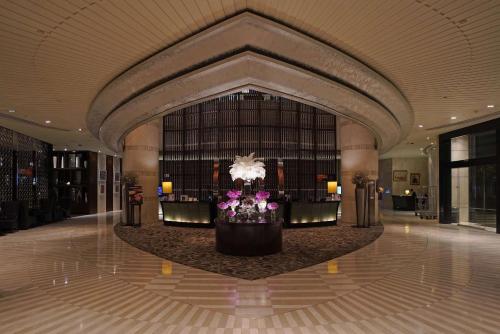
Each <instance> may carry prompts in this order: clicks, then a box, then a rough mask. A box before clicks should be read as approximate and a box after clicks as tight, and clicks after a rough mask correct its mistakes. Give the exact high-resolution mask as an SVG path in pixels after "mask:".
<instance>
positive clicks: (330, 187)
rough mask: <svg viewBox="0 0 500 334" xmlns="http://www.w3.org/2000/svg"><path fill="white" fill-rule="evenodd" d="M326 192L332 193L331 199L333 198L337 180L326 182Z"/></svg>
mask: <svg viewBox="0 0 500 334" xmlns="http://www.w3.org/2000/svg"><path fill="white" fill-rule="evenodd" d="M327 192H328V193H329V194H332V200H334V196H335V194H336V193H337V181H328V182H327Z"/></svg>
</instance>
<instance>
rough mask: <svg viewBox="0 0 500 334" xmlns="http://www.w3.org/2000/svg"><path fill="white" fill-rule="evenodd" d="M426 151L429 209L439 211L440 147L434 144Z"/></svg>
mask: <svg viewBox="0 0 500 334" xmlns="http://www.w3.org/2000/svg"><path fill="white" fill-rule="evenodd" d="M425 153H426V154H427V159H428V160H427V164H428V171H429V188H428V189H427V195H428V196H429V210H430V211H431V212H436V213H437V210H438V208H439V147H438V146H437V145H432V146H431V147H428V148H427V149H426V151H425Z"/></svg>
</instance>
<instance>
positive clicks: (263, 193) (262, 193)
mask: <svg viewBox="0 0 500 334" xmlns="http://www.w3.org/2000/svg"><path fill="white" fill-rule="evenodd" d="M270 196H271V194H270V193H269V192H267V191H258V192H257V193H256V194H255V200H256V201H257V202H260V201H262V200H265V199H268V198H269V197H270Z"/></svg>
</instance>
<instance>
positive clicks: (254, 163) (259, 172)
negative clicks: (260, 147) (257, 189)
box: [229, 153, 266, 181]
mask: <svg viewBox="0 0 500 334" xmlns="http://www.w3.org/2000/svg"><path fill="white" fill-rule="evenodd" d="M254 155H255V153H251V154H250V155H248V156H243V157H240V156H239V155H237V156H236V158H235V159H234V164H232V165H231V166H230V167H231V169H230V170H229V174H231V178H232V179H233V181H235V180H236V179H242V180H244V181H253V180H255V179H257V178H261V179H264V178H265V177H266V170H265V169H264V167H266V165H264V163H263V162H262V161H259V160H258V158H254Z"/></svg>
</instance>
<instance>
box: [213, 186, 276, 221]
mask: <svg viewBox="0 0 500 334" xmlns="http://www.w3.org/2000/svg"><path fill="white" fill-rule="evenodd" d="M227 197H228V200H227V201H225V202H220V203H218V204H217V207H218V208H219V213H218V214H219V219H221V220H223V219H225V218H226V219H227V218H230V221H231V222H233V221H234V220H235V219H236V221H237V222H263V221H265V220H266V218H265V215H266V212H268V214H269V215H270V219H272V220H273V221H274V220H276V212H277V211H276V209H277V208H278V207H279V205H278V203H276V202H271V203H267V200H268V199H269V198H270V197H271V194H270V193H269V192H267V191H259V192H257V193H256V194H255V196H254V195H245V196H242V192H241V191H239V190H230V191H228V192H227ZM268 210H269V211H268Z"/></svg>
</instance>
